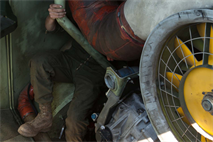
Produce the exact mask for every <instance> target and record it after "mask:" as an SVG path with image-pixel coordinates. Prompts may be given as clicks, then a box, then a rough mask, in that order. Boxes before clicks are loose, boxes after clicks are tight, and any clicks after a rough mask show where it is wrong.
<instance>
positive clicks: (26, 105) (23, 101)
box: [18, 85, 35, 119]
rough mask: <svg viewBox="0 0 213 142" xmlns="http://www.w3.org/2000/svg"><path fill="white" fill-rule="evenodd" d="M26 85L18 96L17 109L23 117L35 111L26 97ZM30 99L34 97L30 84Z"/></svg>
mask: <svg viewBox="0 0 213 142" xmlns="http://www.w3.org/2000/svg"><path fill="white" fill-rule="evenodd" d="M27 92H28V85H27V86H26V87H25V88H24V89H23V90H22V92H21V93H20V95H19V98H18V111H19V113H20V115H21V118H22V119H24V118H25V117H26V116H27V115H29V114H32V113H35V112H34V110H33V108H32V106H31V104H30V101H29V98H28V93H27ZM29 95H30V99H31V100H33V99H34V93H33V86H32V85H31V86H30V90H29Z"/></svg>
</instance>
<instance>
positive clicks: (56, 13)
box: [45, 4, 66, 31]
mask: <svg viewBox="0 0 213 142" xmlns="http://www.w3.org/2000/svg"><path fill="white" fill-rule="evenodd" d="M61 8H62V6H61V5H58V4H51V5H50V8H49V9H48V11H49V15H48V16H47V18H46V21H45V27H46V29H47V31H54V30H55V29H56V20H55V19H56V18H63V17H64V16H65V15H66V11H65V9H64V8H62V9H61Z"/></svg>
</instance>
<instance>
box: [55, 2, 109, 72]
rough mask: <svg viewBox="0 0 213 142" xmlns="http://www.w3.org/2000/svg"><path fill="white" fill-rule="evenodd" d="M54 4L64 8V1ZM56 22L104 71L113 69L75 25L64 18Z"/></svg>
mask: <svg viewBox="0 0 213 142" xmlns="http://www.w3.org/2000/svg"><path fill="white" fill-rule="evenodd" d="M54 2H55V4H60V5H62V6H63V7H65V0H54ZM56 20H57V22H58V23H59V24H60V25H61V27H63V28H64V30H65V31H67V32H68V33H69V35H70V36H72V37H73V38H74V39H75V40H76V41H77V42H78V43H79V44H80V45H81V46H82V47H83V48H84V50H86V52H87V53H89V54H90V55H91V56H92V57H93V58H94V59H95V60H96V61H97V62H98V63H99V64H100V65H101V66H102V67H103V68H104V69H106V68H107V67H113V66H112V64H111V63H109V62H108V61H107V59H106V58H105V57H104V56H103V55H101V54H100V53H99V52H98V51H97V50H95V49H94V48H93V47H92V46H91V45H90V44H89V42H88V41H87V40H86V38H85V37H84V36H83V35H82V33H81V32H80V31H79V30H78V29H77V28H76V27H75V25H74V24H73V23H72V22H71V21H70V20H69V19H68V18H67V17H66V16H65V17H63V18H60V19H56Z"/></svg>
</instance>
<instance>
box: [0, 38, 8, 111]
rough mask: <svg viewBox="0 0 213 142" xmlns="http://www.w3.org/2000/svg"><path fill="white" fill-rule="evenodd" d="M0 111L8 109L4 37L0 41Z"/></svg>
mask: <svg viewBox="0 0 213 142" xmlns="http://www.w3.org/2000/svg"><path fill="white" fill-rule="evenodd" d="M0 47H1V48H0V109H6V108H9V96H8V79H7V77H8V72H7V48H6V37H3V38H1V39H0Z"/></svg>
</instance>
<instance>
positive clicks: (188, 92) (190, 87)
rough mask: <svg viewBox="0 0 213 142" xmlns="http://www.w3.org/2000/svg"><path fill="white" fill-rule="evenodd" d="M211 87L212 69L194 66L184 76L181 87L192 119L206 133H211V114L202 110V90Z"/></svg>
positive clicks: (212, 132)
mask: <svg viewBox="0 0 213 142" xmlns="http://www.w3.org/2000/svg"><path fill="white" fill-rule="evenodd" d="M212 89H213V70H212V69H209V68H204V67H200V68H195V69H193V70H192V71H191V72H190V73H189V74H188V75H187V77H186V79H185V82H184V87H183V93H184V100H185V104H186V107H187V109H188V111H189V113H190V115H191V117H192V118H193V119H194V121H195V122H196V123H197V124H198V125H199V126H200V127H201V128H202V129H203V130H205V131H206V132H207V133H209V134H211V135H213V115H211V114H210V113H209V112H207V111H206V110H204V108H203V106H202V104H201V103H202V100H203V97H204V95H205V94H204V92H211V90H212Z"/></svg>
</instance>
